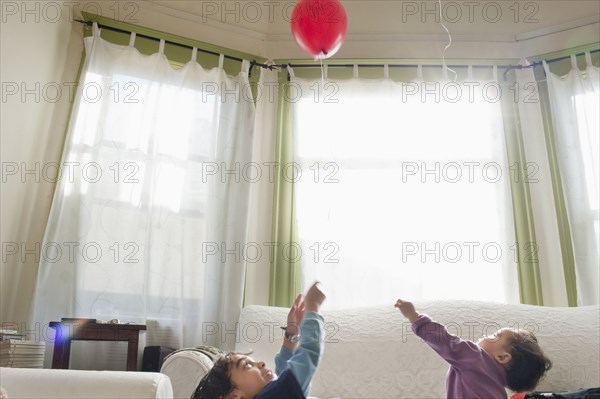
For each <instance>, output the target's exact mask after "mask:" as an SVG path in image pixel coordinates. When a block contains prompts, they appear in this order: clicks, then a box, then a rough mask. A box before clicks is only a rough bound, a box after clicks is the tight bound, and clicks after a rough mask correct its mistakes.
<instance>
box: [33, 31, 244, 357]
mask: <svg viewBox="0 0 600 399" xmlns="http://www.w3.org/2000/svg"><path fill="white" fill-rule="evenodd" d="M97 35H98V33H97V31H95V35H94V37H93V38H87V39H86V50H87V55H88V58H87V60H86V62H85V66H84V70H83V73H82V79H81V84H80V86H79V89H78V94H77V98H76V102H75V104H76V106H75V107H74V110H73V116H72V118H71V124H70V127H69V133H68V136H67V141H66V145H65V151H64V154H63V159H62V162H61V165H60V166H61V167H62V175H61V178H60V181H59V183H58V184H57V189H56V192H55V195H54V201H53V204H52V210H51V213H50V217H49V222H48V226H47V229H46V234H45V238H44V243H43V246H42V259H41V262H40V269H39V277H38V283H37V292H36V301H35V312H34V314H35V315H34V318H35V321H37V322H40V323H43V324H45V323H47V322H48V321H51V320H60V318H61V317H84V318H97V319H100V320H111V319H119V320H120V321H121V322H122V323H126V322H133V323H143V324H147V326H148V331H147V334H145V336H146V344H147V345H163V346H171V347H186V346H193V345H200V344H209V345H215V346H220V347H224V348H232V346H233V344H234V340H235V334H233V333H231V331H232V330H235V322H236V320H237V318H238V314H239V313H238V312H239V310H240V308H241V305H242V299H243V285H244V263H243V257H242V256H241V252H240V248H243V247H244V243H245V239H246V225H247V217H248V193H249V186H248V183H247V182H246V181H245V180H244V179H242V178H240V173H239V170H240V167H241V166H243V165H244V164H246V163H248V162H249V161H250V157H251V148H252V146H251V145H252V137H253V123H254V112H255V111H254V104H253V102H252V96H251V95H250V94H249V93H250V91H249V90H248V89H249V85H248V80H247V67H248V63H247V62H244V63H243V64H242V70H241V71H240V73H239V75H238V76H236V77H229V76H227V75H226V74H225V71H224V70H223V68H222V60H223V58H222V57H221V65H220V67H219V68H214V69H211V70H204V69H203V68H202V67H201V66H200V65H199V64H197V62H196V61H195V60H192V61H190V62H189V63H188V64H186V65H185V66H183V67H182V68H181V69H178V70H175V69H173V68H172V67H171V66H170V64H169V62H168V60H167V59H166V57H165V55H164V54H163V52H162V49H163V47H164V42H161V50H160V51H159V52H158V53H156V54H153V55H151V56H144V55H142V54H140V53H139V52H138V51H137V50H136V49H135V48H133V47H132V46H129V47H128V46H117V45H114V44H111V43H108V42H106V41H104V40H103V39H101V38H100V37H99V36H97ZM132 39H133V38H132ZM190 53H192V52H191V51H190ZM195 56H196V52H195V51H194V52H193V55H192V58H195ZM236 170H237V172H236ZM49 338H51V337H49ZM75 352H77V351H75ZM73 355H74V356H75V355H76V353H73Z"/></svg>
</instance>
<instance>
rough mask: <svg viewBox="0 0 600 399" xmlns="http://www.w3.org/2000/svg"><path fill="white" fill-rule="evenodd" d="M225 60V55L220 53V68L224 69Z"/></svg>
mask: <svg viewBox="0 0 600 399" xmlns="http://www.w3.org/2000/svg"><path fill="white" fill-rule="evenodd" d="M224 62H225V55H224V54H219V69H223V63H224Z"/></svg>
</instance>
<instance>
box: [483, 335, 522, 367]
mask: <svg viewBox="0 0 600 399" xmlns="http://www.w3.org/2000/svg"><path fill="white" fill-rule="evenodd" d="M525 333H527V332H526V331H522V330H514V329H512V328H502V329H500V330H498V331H496V332H495V333H494V334H492V335H488V336H485V337H483V338H481V339H480V340H479V341H477V345H478V346H479V347H480V348H481V349H483V350H484V351H486V352H487V354H488V355H490V356H492V357H493V358H494V359H496V361H497V362H498V363H500V364H501V365H507V364H508V363H509V362H510V360H511V358H512V356H511V354H510V352H511V349H510V348H511V346H512V344H513V341H514V338H515V335H517V334H525Z"/></svg>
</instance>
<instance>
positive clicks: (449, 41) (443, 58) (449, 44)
mask: <svg viewBox="0 0 600 399" xmlns="http://www.w3.org/2000/svg"><path fill="white" fill-rule="evenodd" d="M438 3H439V4H440V21H441V23H442V27H443V28H444V30H446V33H447V34H448V44H447V45H446V47H444V52H443V53H442V64H443V67H444V69H447V70H449V71H450V72H452V73H453V74H454V80H453V81H452V82H453V83H456V79H457V77H458V74H457V73H456V71H455V70H454V69H452V68H448V65H446V50H448V49H449V48H450V46H452V35H451V34H450V31H449V30H448V28H446V24H444V17H443V16H442V0H438Z"/></svg>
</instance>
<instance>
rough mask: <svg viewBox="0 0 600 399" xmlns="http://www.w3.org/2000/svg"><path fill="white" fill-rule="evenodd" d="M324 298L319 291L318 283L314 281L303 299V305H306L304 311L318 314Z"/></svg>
mask: <svg viewBox="0 0 600 399" xmlns="http://www.w3.org/2000/svg"><path fill="white" fill-rule="evenodd" d="M325 298H326V296H325V294H324V293H323V291H322V290H321V286H320V285H319V282H318V281H316V282H315V283H314V284H313V285H311V286H310V288H309V289H308V291H307V292H306V297H304V303H305V305H306V310H308V311H309V312H317V313H318V312H319V309H320V308H321V304H322V303H323V301H324V300H325Z"/></svg>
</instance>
